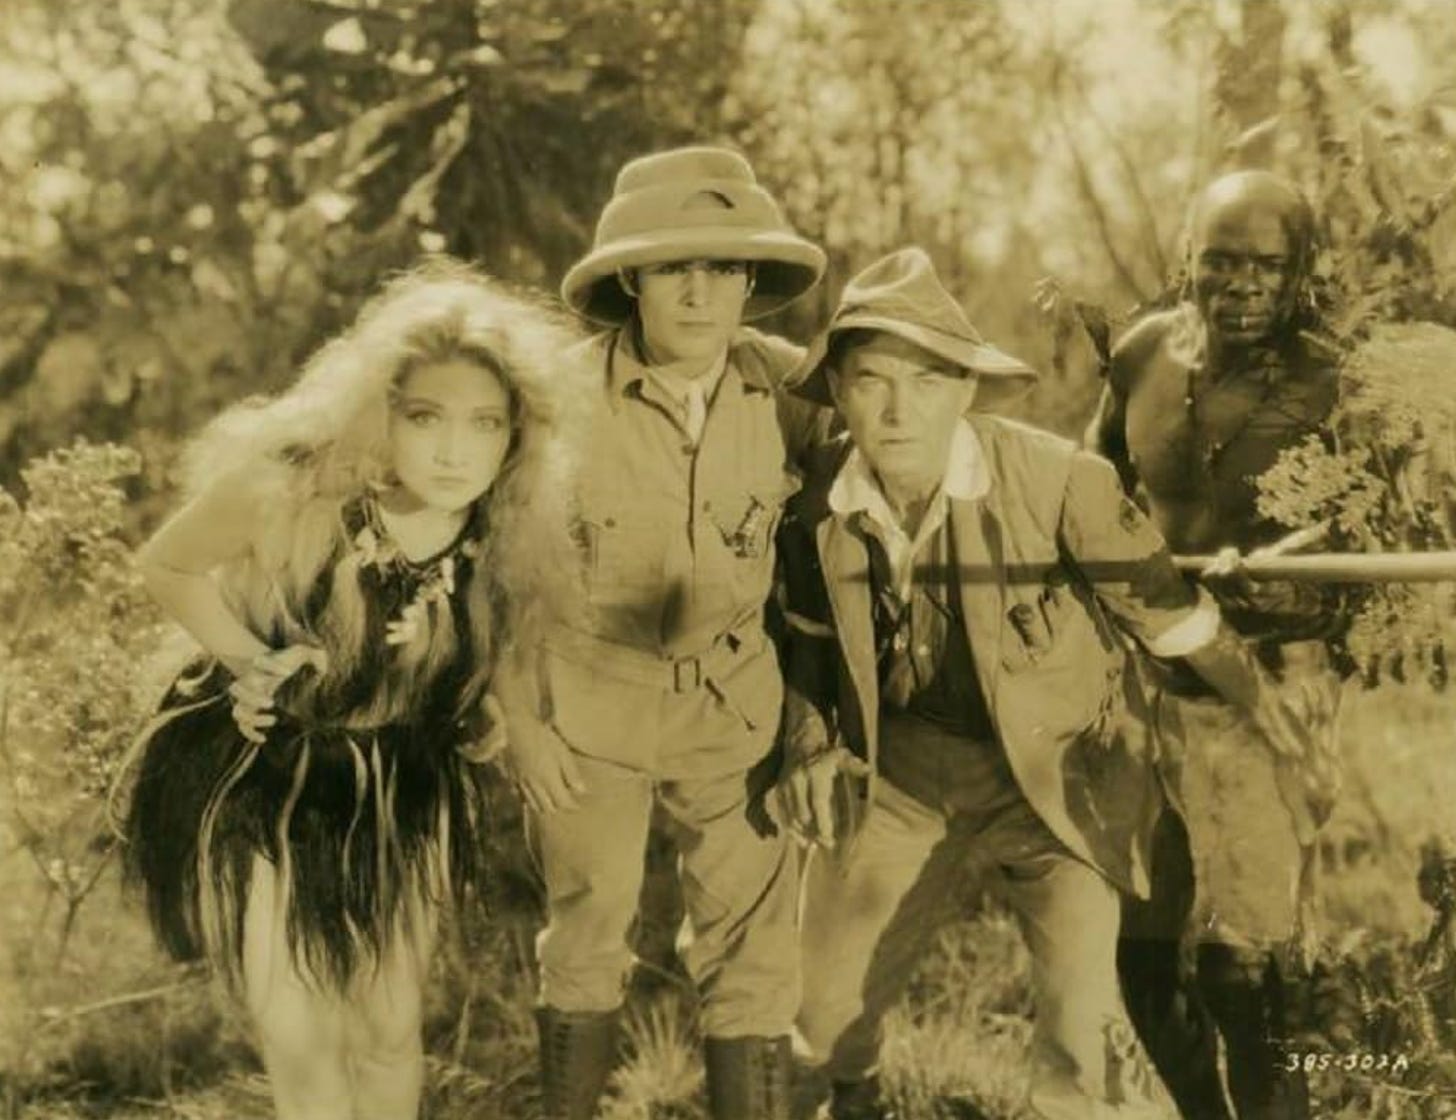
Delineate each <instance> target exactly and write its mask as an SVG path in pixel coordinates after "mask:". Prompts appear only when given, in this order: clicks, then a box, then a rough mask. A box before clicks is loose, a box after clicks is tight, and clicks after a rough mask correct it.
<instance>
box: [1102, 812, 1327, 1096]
mask: <svg viewBox="0 0 1456 1120" xmlns="http://www.w3.org/2000/svg"><path fill="white" fill-rule="evenodd" d="M1193 892H1194V881H1193V862H1192V857H1191V855H1190V851H1189V842H1188V833H1187V830H1186V829H1185V828H1184V826H1183V822H1182V820H1181V819H1180V818H1179V817H1178V815H1177V814H1176V813H1175V812H1173V811H1171V810H1169V811H1166V812H1164V814H1163V816H1162V818H1161V820H1160V821H1159V822H1158V828H1157V832H1156V834H1155V836H1154V840H1153V865H1152V896H1151V897H1150V898H1149V899H1147V900H1146V901H1143V900H1139V899H1132V898H1128V899H1125V900H1124V902H1123V933H1122V936H1121V938H1120V939H1119V942H1118V951H1117V970H1118V976H1119V978H1120V980H1121V982H1122V991H1123V999H1124V1001H1125V1002H1126V1005H1127V1010H1128V1014H1129V1015H1130V1016H1131V1018H1132V1021H1133V1025H1134V1027H1135V1028H1136V1030H1137V1032H1138V1035H1139V1037H1140V1038H1141V1039H1142V1042H1143V1045H1144V1047H1145V1048H1146V1049H1147V1051H1148V1054H1149V1056H1150V1057H1151V1058H1152V1060H1153V1064H1154V1065H1155V1066H1156V1067H1157V1070H1158V1073H1159V1074H1160V1075H1161V1076H1162V1078H1163V1081H1164V1083H1165V1084H1166V1085H1167V1086H1168V1089H1169V1091H1170V1092H1171V1093H1172V1095H1173V1099H1174V1101H1175V1102H1176V1103H1177V1105H1178V1110H1179V1111H1180V1112H1181V1113H1182V1115H1183V1117H1184V1118H1185V1120H1232V1117H1235V1116H1236V1117H1238V1120H1307V1118H1308V1116H1309V1114H1310V1112H1309V1091H1308V1086H1307V1084H1306V1082H1305V1078H1304V1075H1303V1073H1301V1072H1298V1071H1295V1072H1286V1070H1285V1068H1284V1067H1285V1065H1286V1059H1285V1056H1284V1048H1283V1045H1282V1042H1283V1040H1284V1039H1285V1038H1286V1037H1287V1035H1288V1029H1287V1023H1286V1016H1285V1008H1284V1000H1283V991H1284V978H1283V976H1282V974H1281V973H1282V970H1281V968H1280V965H1279V961H1278V958H1277V956H1276V955H1275V953H1274V952H1273V951H1272V950H1270V949H1255V948H1249V947H1246V946H1234V945H1227V944H1221V943H1218V942H1213V941H1202V942H1201V943H1199V945H1198V948H1197V952H1196V955H1195V958H1194V962H1193V968H1192V969H1191V970H1190V969H1189V968H1187V967H1186V966H1185V965H1184V962H1183V958H1182V952H1181V949H1180V943H1181V938H1182V935H1183V932H1184V930H1185V927H1186V924H1187V922H1188V917H1189V913H1190V912H1191V910H1192V907H1193ZM1220 1035H1221V1036H1222V1038H1223V1045H1224V1050H1225V1054H1226V1060H1227V1068H1228V1089H1227V1095H1226V1094H1225V1089H1224V1086H1223V1083H1222V1079H1221V1078H1220V1076H1219V1069H1218V1040H1219V1037H1220ZM1230 1101H1231V1102H1232V1106H1233V1108H1232V1111H1231V1110H1230V1107H1229V1102H1230Z"/></svg>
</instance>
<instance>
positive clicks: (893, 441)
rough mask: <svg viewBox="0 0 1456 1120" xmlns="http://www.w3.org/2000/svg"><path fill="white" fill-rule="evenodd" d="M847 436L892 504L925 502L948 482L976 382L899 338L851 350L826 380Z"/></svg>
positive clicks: (883, 337) (878, 337) (877, 339)
mask: <svg viewBox="0 0 1456 1120" xmlns="http://www.w3.org/2000/svg"><path fill="white" fill-rule="evenodd" d="M830 386H831V389H832V391H833V393H834V402H835V404H836V405H838V406H839V411H840V413H841V414H842V415H843V416H844V421H845V424H846V426H847V427H848V428H849V434H850V436H851V438H853V440H854V443H855V446H856V447H857V448H859V451H860V454H861V455H863V456H864V457H865V458H866V459H867V460H868V461H869V464H870V466H871V467H873V468H874V471H875V473H876V474H877V475H878V476H879V478H880V481H881V482H882V483H883V484H884V486H885V488H886V490H887V491H890V497H891V498H892V499H896V500H900V501H906V500H917V499H921V498H926V497H929V496H930V495H931V494H932V493H934V491H935V488H936V487H937V486H938V485H940V482H941V479H942V478H944V477H945V468H946V464H947V463H948V462H949V460H950V444H951V437H952V435H953V434H954V433H955V429H956V425H957V423H958V422H959V421H960V418H961V416H962V415H963V414H964V413H965V411H966V409H967V408H969V407H970V404H971V398H972V397H974V396H975V393H976V378H975V376H974V375H972V374H970V373H968V372H967V371H966V370H964V369H961V368H960V367H958V366H953V365H951V364H949V363H948V362H946V361H945V360H944V359H942V358H939V357H937V356H936V355H934V354H931V353H930V352H929V351H927V350H922V349H921V348H920V347H918V346H916V345H914V344H913V343H910V342H907V341H905V340H904V339H902V338H899V337H898V336H896V335H890V334H884V333H881V332H876V333H875V334H873V335H871V336H870V337H869V338H868V339H867V340H866V341H865V342H862V343H859V344H856V345H853V346H852V347H851V348H850V349H849V350H848V351H847V352H846V353H845V354H844V355H843V357H841V358H840V359H839V362H838V367H837V368H836V369H835V370H834V371H833V372H832V373H831V375H830Z"/></svg>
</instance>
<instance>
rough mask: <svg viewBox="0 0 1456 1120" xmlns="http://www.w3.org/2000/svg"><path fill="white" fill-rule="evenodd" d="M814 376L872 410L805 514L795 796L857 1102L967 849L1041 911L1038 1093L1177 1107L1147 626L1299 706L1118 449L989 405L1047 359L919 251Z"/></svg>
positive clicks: (1131, 1110) (1049, 1101)
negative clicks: (1118, 952) (1132, 655)
mask: <svg viewBox="0 0 1456 1120" xmlns="http://www.w3.org/2000/svg"><path fill="white" fill-rule="evenodd" d="M806 366H807V367H808V370H807V376H806V377H805V378H804V379H803V380H802V381H801V383H800V386H799V391H800V392H802V393H804V394H805V395H807V396H810V397H812V398H815V399H818V400H821V401H832V402H833V403H834V405H835V406H836V407H837V408H838V410H839V412H840V414H841V416H842V418H843V420H844V425H845V427H846V429H847V432H846V434H845V435H844V437H843V438H842V439H840V440H838V441H834V442H829V443H827V444H825V445H824V446H822V447H821V448H820V449H819V450H818V451H816V452H815V454H814V456H813V459H814V460H815V461H814V462H813V463H811V469H810V471H809V473H808V476H807V478H806V480H805V484H804V487H803V489H802V490H801V491H800V492H799V494H798V495H797V496H796V497H795V498H794V499H793V500H792V501H791V503H790V506H789V510H788V514H787V516H786V519H785V525H784V530H783V533H782V534H781V548H782V560H783V568H784V571H785V573H786V578H787V581H788V587H787V596H786V606H787V615H788V619H789V622H790V625H791V627H792V632H791V640H790V643H789V673H788V678H789V686H790V689H789V692H790V696H789V703H788V706H787V713H788V719H787V724H786V738H787V741H788V746H789V754H790V759H789V771H788V775H787V777H786V779H785V791H786V794H787V798H788V801H789V805H790V811H791V817H792V819H793V820H794V821H795V822H796V824H797V827H798V828H800V829H801V830H802V831H803V832H804V833H805V834H807V835H808V836H809V837H810V838H812V839H814V840H817V841H819V842H820V843H821V845H822V849H821V850H818V851H816V853H815V856H814V859H813V860H812V862H811V863H810V866H809V869H808V872H807V877H806V883H805V898H804V919H803V923H804V924H803V931H802V945H803V958H802V959H803V962H804V975H803V983H804V1003H803V1008H802V1011H801V1013H800V1016H799V1028H800V1030H801V1031H802V1033H803V1035H804V1038H805V1040H806V1042H807V1043H808V1045H809V1047H810V1048H811V1050H812V1051H813V1052H814V1053H815V1055H816V1056H817V1057H818V1058H819V1059H820V1060H821V1061H823V1062H824V1063H825V1064H826V1065H827V1067H828V1072H829V1075H830V1078H831V1080H832V1081H833V1083H834V1096H833V1101H832V1103H831V1106H830V1107H831V1115H832V1116H833V1117H834V1120H866V1118H875V1120H879V1118H884V1117H888V1116H889V1115H890V1111H889V1108H888V1106H887V1105H886V1104H885V1102H884V1100H883V1099H882V1097H881V1094H880V1090H879V1084H878V1078H877V1075H876V1070H877V1067H878V1061H879V1047H880V1028H881V1023H882V1020H883V1017H884V1015H885V1013H886V1012H887V1011H888V1010H889V1009H890V1007H891V1006H893V1004H894V1003H895V1002H896V1000H897V999H898V997H899V995H900V993H901V992H902V991H903V990H904V988H905V985H906V984H907V982H908V981H909V979H910V975H911V973H912V971H913V969H914V968H915V966H916V964H917V963H918V962H919V961H920V960H921V958H922V957H923V955H924V954H925V952H926V951H927V950H928V948H929V946H930V939H931V938H932V936H933V935H934V933H935V930H936V929H937V927H938V926H939V925H940V924H941V922H942V921H943V920H944V919H946V918H948V917H950V916H952V912H953V907H954V904H955V899H956V895H957V892H956V891H955V890H954V884H955V881H956V879H957V877H958V876H961V875H963V874H964V873H965V869H966V864H967V863H968V862H974V863H977V864H980V865H983V866H984V867H985V868H986V869H987V870H988V871H989V872H990V873H991V877H992V879H993V880H994V882H995V883H996V885H997V886H998V888H999V889H1000V891H1001V892H1002V893H1003V894H1004V896H1005V898H1006V901H1007V902H1008V904H1009V905H1010V906H1011V908H1012V909H1013V910H1014V911H1015V913H1016V914H1017V917H1018V918H1019V919H1020V922H1021V927H1022V931H1023V935H1024V937H1025V940H1026V944H1027V948H1028V950H1029V952H1030V955H1031V969H1032V981H1033V989H1034V992H1035V998H1036V1017H1037V1022H1036V1031H1035V1040H1034V1048H1033V1057H1034V1061H1033V1078H1032V1091H1031V1106H1032V1110H1033V1112H1034V1113H1035V1114H1037V1115H1039V1116H1046V1117H1066V1118H1068V1120H1072V1118H1075V1120H1087V1118H1089V1117H1102V1116H1109V1117H1110V1116H1118V1117H1132V1116H1138V1117H1161V1116H1166V1115H1168V1114H1169V1112H1170V1110H1171V1103H1170V1102H1169V1101H1168V1100H1167V1099H1166V1096H1165V1095H1164V1094H1163V1093H1162V1089H1161V1086H1160V1084H1159V1083H1158V1080H1157V1077H1156V1075H1155V1074H1154V1073H1153V1072H1152V1070H1151V1066H1150V1064H1149V1063H1148V1062H1147V1061H1146V1059H1145V1058H1144V1057H1143V1054H1142V1051H1141V1050H1140V1048H1139V1046H1138V1044H1137V1040H1136V1038H1135V1036H1134V1035H1133V1033H1132V1028H1131V1025H1130V1024H1129V1023H1128V1020H1127V1017H1126V1013H1125V1011H1124V1009H1123V1007H1122V1002H1121V999H1120V997H1119V994H1118V985H1117V975H1116V971H1115V968H1114V953H1115V947H1116V943H1117V930H1118V913H1119V894H1118V892H1119V889H1123V890H1128V891H1143V892H1145V891H1146V889H1147V872H1146V844H1147V838H1148V834H1149V831H1150V828H1151V824H1152V822H1153V820H1154V819H1155V818H1156V815H1157V812H1158V808H1159V805H1160V801H1159V795H1158V785H1157V779H1156V776H1155V774H1154V771H1153V769H1152V767H1151V765H1150V762H1149V760H1148V758H1147V757H1146V754H1145V749H1144V743H1145V736H1143V735H1142V734H1141V733H1140V725H1139V724H1137V723H1136V722H1135V721H1132V720H1129V719H1126V718H1123V717H1124V714H1125V711H1126V709H1125V705H1127V704H1129V703H1135V702H1136V699H1137V697H1136V693H1135V692H1134V691H1133V690H1131V689H1130V688H1128V687H1126V686H1127V683H1128V682H1126V681H1125V680H1124V678H1123V666H1124V647H1123V644H1122V641H1121V635H1127V636H1129V637H1131V638H1133V639H1135V640H1136V641H1138V642H1140V643H1141V644H1142V645H1143V646H1145V647H1146V648H1147V649H1148V650H1149V651H1150V652H1151V653H1153V654H1155V655H1157V656H1182V657H1186V658H1187V659H1188V662H1189V664H1191V665H1193V666H1194V667H1195V668H1196V669H1197V670H1198V671H1199V672H1200V673H1202V674H1203V675H1204V676H1205V677H1206V678H1207V679H1208V680H1209V681H1210V682H1211V683H1212V684H1213V685H1214V687H1216V688H1218V689H1219V690H1220V691H1221V692H1222V693H1223V694H1225V695H1228V696H1230V697H1233V698H1235V699H1236V702H1237V703H1239V704H1240V706H1241V707H1242V708H1243V709H1244V710H1245V711H1246V712H1247V713H1248V714H1249V716H1250V718H1252V719H1253V720H1254V722H1255V725H1256V726H1257V727H1258V728H1260V729H1261V730H1262V731H1263V732H1264V733H1265V734H1266V735H1269V736H1270V737H1271V738H1272V739H1274V740H1275V741H1277V742H1279V743H1281V744H1297V743H1298V739H1299V735H1298V729H1297V727H1296V726H1295V724H1294V721H1293V720H1292V719H1291V718H1290V716H1289V714H1288V713H1287V712H1286V711H1285V710H1284V709H1283V708H1282V707H1281V705H1280V703H1279V702H1278V699H1277V697H1276V696H1274V695H1273V694H1272V693H1271V692H1270V691H1269V689H1268V687H1267V683H1268V682H1267V680H1266V679H1265V678H1263V677H1262V676H1261V674H1260V673H1259V671H1258V667H1257V664H1256V663H1255V662H1254V661H1253V660H1252V659H1251V658H1249V657H1248V656H1246V655H1245V654H1244V652H1243V650H1242V647H1240V646H1239V645H1238V643H1237V642H1235V641H1232V640H1231V639H1230V637H1229V636H1228V634H1227V632H1226V631H1225V630H1224V629H1223V627H1222V626H1221V624H1220V621H1219V615H1218V610H1217V607H1216V606H1215V605H1214V603H1213V601H1212V600H1211V599H1210V598H1208V597H1207V596H1200V595H1199V594H1198V593H1196V592H1195V591H1194V590H1193V589H1192V588H1190V587H1189V586H1187V585H1186V584H1185V583H1184V582H1183V580H1182V579H1181V578H1180V576H1179V574H1178V572H1177V571H1176V570H1175V568H1174V566H1173V563H1172V560H1171V558H1170V557H1169V555H1168V552H1167V550H1166V548H1165V547H1164V545H1163V541H1162V539H1161V538H1160V537H1159V536H1158V534H1157V532H1156V531H1155V530H1154V529H1153V528H1152V526H1151V525H1150V524H1149V522H1148V520H1147V519H1146V518H1145V517H1144V516H1143V514H1142V513H1141V511H1140V510H1139V509H1138V508H1137V507H1136V506H1135V505H1134V504H1133V503H1132V502H1131V501H1129V500H1127V499H1125V498H1124V497H1123V494H1122V491H1121V489H1120V487H1119V485H1118V479H1117V475H1116V473H1115V472H1114V471H1113V469H1112V467H1111V466H1110V465H1109V464H1108V463H1107V462H1106V461H1105V460H1103V459H1101V458H1099V457H1097V456H1095V455H1093V454H1091V453H1088V452H1084V451H1079V450H1078V449H1077V448H1076V447H1075V446H1074V445H1073V444H1071V443H1069V442H1067V441H1066V440H1063V439H1060V438H1058V437H1056V436H1053V435H1051V434H1049V433H1046V432H1042V431H1038V430H1036V429H1034V428H1030V427H1027V426H1025V425H1021V424H1017V423H1014V422H1012V421H1009V420H1006V419H1002V418H1000V417H997V416H995V415H992V412H993V411H994V410H998V409H1000V408H1002V407H1003V406H1004V405H1005V404H1007V403H1009V402H1010V401H1013V400H1014V399H1015V398H1016V397H1017V396H1019V395H1020V394H1021V393H1022V392H1024V391H1025V389H1026V388H1028V387H1029V386H1030V385H1031V383H1032V381H1033V379H1034V374H1033V372H1032V370H1031V369H1029V368H1028V367H1027V366H1026V365H1025V364H1024V363H1022V362H1020V361H1018V360H1017V359H1015V358H1013V357H1011V356H1009V355H1007V354H1005V353H1003V352H1002V351H1000V350H999V349H997V348H995V347H994V346H991V345H990V344H988V343H987V342H986V341H985V340H984V339H982V338H981V337H980V335H979V334H977V332H976V331H975V329H974V328H973V327H972V325H971V324H970V322H969V321H968V320H967V319H966V316H965V313H964V312H963V311H962V310H961V308H960V307H959V305H958V304H957V303H956V302H955V300H954V299H952V298H951V296H950V295H949V294H948V293H947V292H946V291H945V289H944V288H943V287H942V285H941V284H940V281H939V279H938V278H937V277H936V275H935V271H934V269H933V268H932V266H931V262H930V260H929V258H928V257H927V256H926V255H925V254H924V253H923V252H921V251H920V250H918V249H905V250H901V251H899V252H896V253H892V254H890V255H889V256H887V257H885V258H884V259H883V260H880V261H878V262H876V263H875V264H873V265H871V266H870V267H869V268H867V269H866V270H865V271H864V272H862V273H861V274H860V275H859V276H857V277H855V279H854V280H852V281H851V282H850V284H849V285H848V287H847V288H846V289H845V292H844V296H843V299H842V301H841V304H840V307H839V309H838V311H837V312H836V313H835V315H834V318H833V320H832V321H831V322H830V324H829V326H828V328H827V329H826V330H825V332H824V334H823V335H822V336H821V337H820V339H819V340H818V341H817V342H816V343H815V344H814V346H813V347H812V348H811V352H810V354H809V357H808V359H807V361H806Z"/></svg>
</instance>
